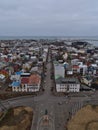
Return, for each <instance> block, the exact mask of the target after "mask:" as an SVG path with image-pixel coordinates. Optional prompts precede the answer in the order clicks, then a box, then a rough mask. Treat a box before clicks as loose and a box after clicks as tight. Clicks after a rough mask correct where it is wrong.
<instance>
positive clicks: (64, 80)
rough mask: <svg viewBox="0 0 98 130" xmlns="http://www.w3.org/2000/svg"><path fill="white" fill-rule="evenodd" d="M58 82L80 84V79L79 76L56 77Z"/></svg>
mask: <svg viewBox="0 0 98 130" xmlns="http://www.w3.org/2000/svg"><path fill="white" fill-rule="evenodd" d="M56 83H57V84H80V83H79V80H78V79H77V78H70V77H69V78H63V77H60V78H58V79H56Z"/></svg>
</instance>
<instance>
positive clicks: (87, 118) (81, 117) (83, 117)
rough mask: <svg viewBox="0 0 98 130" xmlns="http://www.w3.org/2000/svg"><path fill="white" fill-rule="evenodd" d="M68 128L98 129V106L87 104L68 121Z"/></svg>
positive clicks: (69, 129) (71, 129)
mask: <svg viewBox="0 0 98 130" xmlns="http://www.w3.org/2000/svg"><path fill="white" fill-rule="evenodd" d="M67 127H68V130H98V106H96V105H93V106H91V105H87V106H85V107H84V108H82V109H81V110H79V111H78V112H77V113H76V115H75V116H74V117H73V118H72V119H71V120H70V121H69V122H68V125H67Z"/></svg>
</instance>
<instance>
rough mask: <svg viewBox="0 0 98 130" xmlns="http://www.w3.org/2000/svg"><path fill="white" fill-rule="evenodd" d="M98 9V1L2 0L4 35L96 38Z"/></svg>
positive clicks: (0, 18)
mask: <svg viewBox="0 0 98 130" xmlns="http://www.w3.org/2000/svg"><path fill="white" fill-rule="evenodd" d="M97 5H98V1H97V0H93V1H91V0H86V1H85V0H1V1H0V35H46V34H47V35H64V34H65V35H96V34H97V33H98V30H97V27H98V23H97V21H98V17H97V14H98V8H97ZM93 29H94V31H93ZM90 30H92V32H91V31H90Z"/></svg>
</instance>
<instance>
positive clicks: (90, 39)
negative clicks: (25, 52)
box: [0, 36, 98, 46]
mask: <svg viewBox="0 0 98 130" xmlns="http://www.w3.org/2000/svg"><path fill="white" fill-rule="evenodd" d="M15 39H35V40H39V39H50V40H52V39H79V40H85V41H88V42H89V43H91V44H93V45H94V46H98V36H81V37H80V36H78V37H77V36H0V40H15Z"/></svg>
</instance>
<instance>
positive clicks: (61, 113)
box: [1, 54, 98, 130]
mask: <svg viewBox="0 0 98 130" xmlns="http://www.w3.org/2000/svg"><path fill="white" fill-rule="evenodd" d="M48 61H50V54H49V55H48ZM46 67H47V72H46V77H45V81H46V82H45V84H44V87H45V92H44V93H43V95H38V96H36V97H34V96H25V97H17V98H13V99H8V100H5V101H1V103H2V104H3V105H4V106H6V107H7V108H9V107H14V106H30V107H32V108H33V110H34V118H33V121H32V127H31V130H46V129H47V130H65V124H66V122H67V120H68V119H69V117H70V113H71V115H74V114H75V113H76V112H77V111H78V110H79V109H80V108H81V107H82V106H83V105H85V104H87V103H88V102H89V101H90V100H91V99H92V101H91V103H92V102H93V101H94V102H95V103H98V101H97V100H95V99H96V96H93V97H88V96H84V97H64V96H62V97H56V96H53V94H52V93H51V86H52V82H53V81H52V80H51V78H50V75H51V62H47V65H46ZM95 95H97V93H95ZM87 101H88V102H87ZM1 107H2V106H1ZM46 110H47V115H48V118H49V125H44V124H43V116H44V115H45V111H46Z"/></svg>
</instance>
